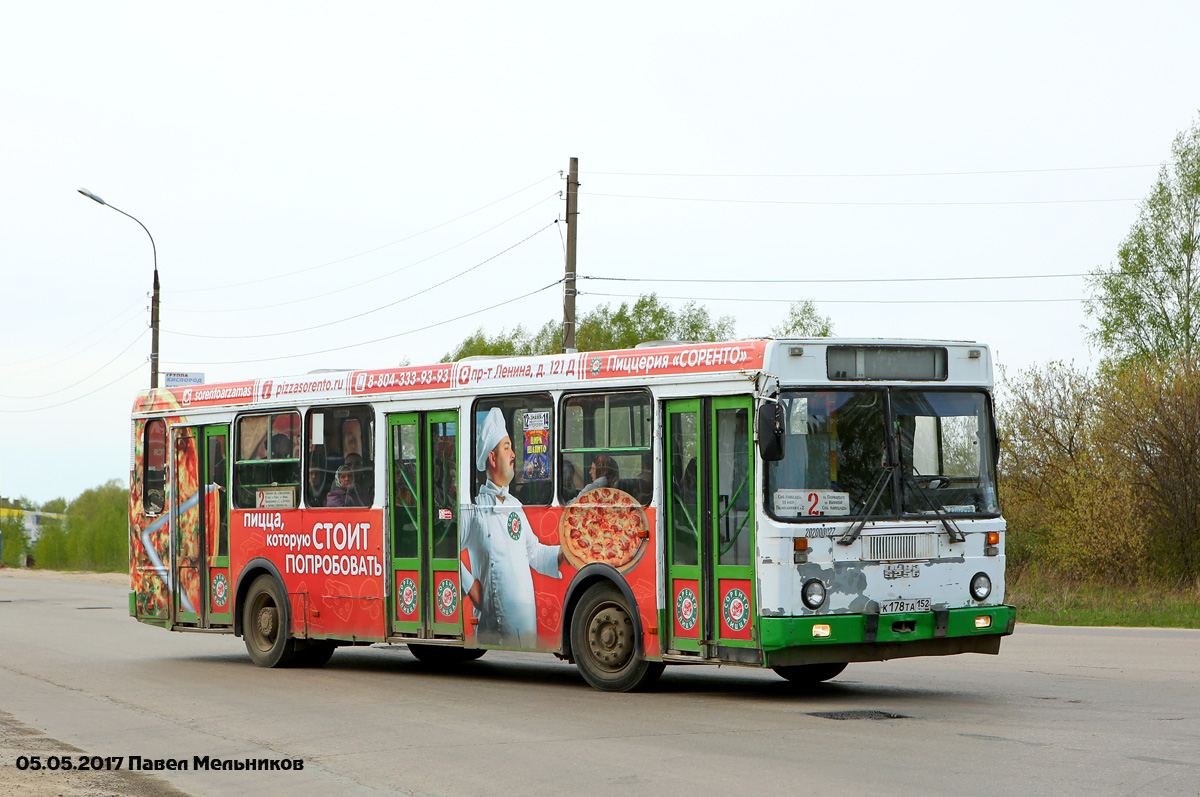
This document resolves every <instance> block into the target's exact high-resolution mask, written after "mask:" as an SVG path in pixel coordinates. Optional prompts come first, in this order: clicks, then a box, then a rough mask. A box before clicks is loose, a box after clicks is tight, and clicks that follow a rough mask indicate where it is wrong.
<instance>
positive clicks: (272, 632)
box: [242, 573, 296, 667]
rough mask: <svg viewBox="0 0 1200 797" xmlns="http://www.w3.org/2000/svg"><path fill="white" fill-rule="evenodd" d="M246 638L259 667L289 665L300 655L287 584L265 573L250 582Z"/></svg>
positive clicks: (244, 626)
mask: <svg viewBox="0 0 1200 797" xmlns="http://www.w3.org/2000/svg"><path fill="white" fill-rule="evenodd" d="M242 612H243V614H242V639H243V640H244V641H245V643H246V651H247V652H248V653H249V654H250V658H251V659H252V660H253V661H254V663H255V664H257V665H258V666H259V667H287V666H288V665H290V664H291V663H292V662H293V660H294V659H295V657H296V640H295V639H294V638H293V637H292V634H291V631H290V630H289V629H288V628H287V627H286V624H287V603H286V602H285V600H284V592H283V587H281V586H280V584H279V582H278V581H276V580H275V577H274V576H272V575H269V574H267V573H264V574H263V575H261V576H259V577H258V578H256V579H254V581H253V582H252V583H251V584H250V589H249V590H247V591H246V602H245V604H244V605H243V608H242Z"/></svg>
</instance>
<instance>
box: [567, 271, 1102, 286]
mask: <svg viewBox="0 0 1200 797" xmlns="http://www.w3.org/2000/svg"><path fill="white" fill-rule="evenodd" d="M1090 276H1092V275H1091V274H1088V273H1080V274H1010V275H1005V276H992V277H887V278H879V279H704V278H699V277H695V278H692V277H678V278H676V277H670V278H662V279H660V278H658V277H589V276H586V275H582V274H581V275H580V276H579V279H581V280H596V281H599V282H703V283H734V284H741V283H745V284H758V283H767V284H779V283H788V284H799V285H805V284H828V283H838V284H842V283H875V282H959V281H963V282H966V281H971V280H1032V279H1062V278H1066V277H1090Z"/></svg>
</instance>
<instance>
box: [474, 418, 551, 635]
mask: <svg viewBox="0 0 1200 797" xmlns="http://www.w3.org/2000/svg"><path fill="white" fill-rule="evenodd" d="M538 414H539V413H526V415H525V419H526V420H528V419H529V418H530V416H531V415H538ZM545 415H546V416H547V417H546V418H545V419H544V426H545V427H546V428H547V429H548V427H549V418H548V413H545ZM538 422H541V421H535V423H538ZM526 428H527V429H528V427H526ZM476 431H477V433H476V435H475V451H474V462H473V463H472V464H473V465H474V466H475V469H476V470H477V471H479V472H482V473H484V474H485V476H486V479H485V480H484V482H483V484H482V486H480V488H479V493H478V495H476V497H475V505H474V506H472V507H471V508H470V509H471V511H469V512H468V513H466V515H467V516H466V517H465V518H464V519H463V520H464V522H463V524H462V529H461V532H460V533H461V535H462V536H461V538H460V540H459V544H460V548H461V550H462V551H463V552H464V553H465V554H466V558H465V559H464V560H463V561H462V563H461V566H460V575H461V582H462V583H461V585H460V586H461V589H462V591H463V594H464V595H466V597H467V600H468V602H469V603H470V605H471V612H472V617H473V618H474V619H475V620H476V621H477V624H476V626H475V630H476V638H477V640H478V641H479V642H480V643H482V644H491V645H505V646H510V647H520V648H536V647H538V646H539V644H538V608H537V597H536V593H535V590H534V584H533V573H534V571H536V572H538V573H540V574H542V575H544V576H549V577H550V578H552V579H561V578H562V572H561V567H562V565H563V563H564V561H565V559H564V556H563V553H562V549H561V548H560V547H559V546H558V545H548V544H546V543H544V542H542V541H541V540H540V539H539V538H538V536H537V534H536V533H535V531H534V527H533V525H532V524H531V523H530V522H529V518H528V517H527V516H526V514H525V507H524V506H522V504H521V501H520V500H519V499H518V498H517V497H516V496H515V495H512V494H511V493H510V492H509V485H511V484H512V482H513V477H514V476H515V475H516V454H515V452H514V451H513V444H512V438H511V437H510V436H509V432H508V428H507V426H506V424H505V421H504V413H503V412H501V411H500V409H499V408H498V407H494V408H492V409H491V410H490V411H488V413H487V414H486V415H483V416H482V417H481V418H480V419H479V421H478V426H477V430H476ZM543 445H544V444H543Z"/></svg>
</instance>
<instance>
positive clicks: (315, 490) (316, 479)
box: [308, 462, 325, 506]
mask: <svg viewBox="0 0 1200 797" xmlns="http://www.w3.org/2000/svg"><path fill="white" fill-rule="evenodd" d="M308 505H309V506H325V469H324V468H322V467H321V466H320V465H318V464H317V463H315V462H314V463H312V464H311V465H309V466H308Z"/></svg>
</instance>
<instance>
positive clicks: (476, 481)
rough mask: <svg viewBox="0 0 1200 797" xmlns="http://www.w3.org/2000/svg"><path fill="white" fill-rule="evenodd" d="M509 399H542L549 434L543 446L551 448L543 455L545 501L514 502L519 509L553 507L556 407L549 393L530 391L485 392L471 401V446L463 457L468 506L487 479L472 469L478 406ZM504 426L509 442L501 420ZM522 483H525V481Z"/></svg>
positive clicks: (511, 431) (476, 437)
mask: <svg viewBox="0 0 1200 797" xmlns="http://www.w3.org/2000/svg"><path fill="white" fill-rule="evenodd" d="M510 398H517V399H522V400H525V399H529V398H544V399H545V403H546V405H547V411H548V412H549V413H550V429H549V434H548V435H547V436H546V445H547V447H549V448H550V449H551V450H550V451H547V452H546V454H547V456H546V461H547V463H548V464H549V467H550V496H549V497H548V498H547V499H546V501H545V502H544V503H529V502H526V501H525V499H524V498H521V497H520V496H516V497H517V498H518V500H520V501H521V506H527V507H546V506H554V499H555V496H556V495H557V494H558V490H557V489H556V488H555V479H556V478H557V476H556V474H557V471H556V470H555V468H554V465H555V464H556V462H557V456H558V453H557V451H556V450H555V449H556V448H557V440H556V438H555V426H556V424H557V423H558V417H557V416H558V407H557V405H556V404H555V402H554V394H553V393H551V392H550V391H549V390H531V391H528V392H524V393H522V392H512V393H489V394H486V395H481V396H476V397H475V400H474V401H472V402H471V409H470V416H469V417H470V423H471V447H470V448H469V449H468V450H467V456H468V457H469V460H470V461H469V462H468V463H467V464H468V465H469V467H470V474H471V479H470V484H471V489H470V496H471V503H472V504H473V503H475V501H476V499H477V498H478V497H479V488H480V487H482V486H483V481H485V480H486V479H487V476H486V475H484V476H483V478H482V479H480V474H486V473H487V471H486V470H483V471H480V470H477V469H476V468H475V455H476V446H478V445H479V440H478V437H479V421H478V416H479V405H480V404H481V403H487V402H495V403H497V404H498V403H500V402H503V401H504V400H505V399H510ZM493 406H495V404H493ZM490 409H491V408H489V411H490ZM526 411H530V410H526ZM533 411H534V412H539V411H540V410H533ZM459 423H460V424H461V423H462V421H461V420H460V421H459ZM504 423H505V429H504V430H505V431H506V432H508V435H509V438H510V439H511V438H512V433H513V430H512V429H510V428H508V427H509V422H508V420H507V419H506V420H505V422H504ZM460 433H461V429H460ZM460 439H461V436H460ZM513 448H514V452H515V449H516V446H514V447H513ZM521 450H522V451H524V445H523V444H522V448H521ZM522 464H523V463H516V464H514V471H515V472H514V474H513V482H517V474H518V473H521V472H522V468H521V466H522ZM518 483H519V482H518ZM525 483H529V482H525ZM511 485H512V483H510V485H509V486H510V487H511ZM458 492H459V498H460V500H461V498H462V488H461V486H460V487H459V491H458Z"/></svg>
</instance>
